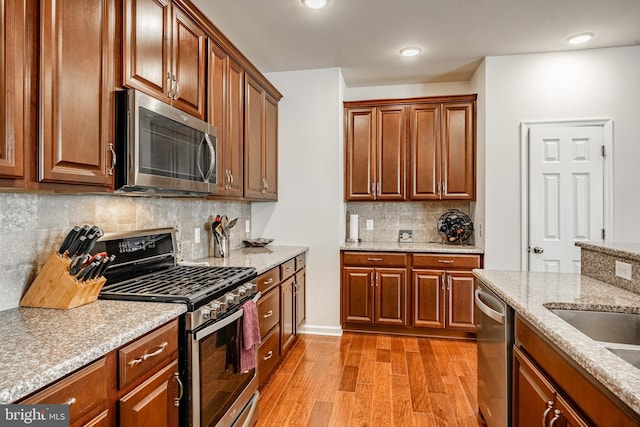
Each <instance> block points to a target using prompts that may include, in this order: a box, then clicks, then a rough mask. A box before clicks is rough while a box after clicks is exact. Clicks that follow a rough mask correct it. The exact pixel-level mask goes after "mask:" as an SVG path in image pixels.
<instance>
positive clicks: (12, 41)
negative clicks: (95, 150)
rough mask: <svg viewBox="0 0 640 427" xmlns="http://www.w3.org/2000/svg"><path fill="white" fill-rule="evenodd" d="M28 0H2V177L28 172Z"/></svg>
mask: <svg viewBox="0 0 640 427" xmlns="http://www.w3.org/2000/svg"><path fill="white" fill-rule="evenodd" d="M25 24H26V9H25V4H24V2H20V1H13V0H0V28H2V29H4V31H0V177H3V178H6V177H8V178H21V177H23V176H24V160H23V159H24V150H25V140H24V138H25V135H24V111H23V108H24V105H25V98H24V87H25V79H24V76H25V75H26V74H27V73H26V70H25V63H26V62H25V61H26V58H25V49H24V48H25V44H24V43H25V31H24V29H25Z"/></svg>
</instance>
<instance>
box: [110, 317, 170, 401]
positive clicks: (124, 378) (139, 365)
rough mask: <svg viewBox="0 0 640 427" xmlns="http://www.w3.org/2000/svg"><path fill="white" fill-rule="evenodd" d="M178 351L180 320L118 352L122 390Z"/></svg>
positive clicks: (119, 380) (120, 386)
mask: <svg viewBox="0 0 640 427" xmlns="http://www.w3.org/2000/svg"><path fill="white" fill-rule="evenodd" d="M177 350H178V320H177V319H176V320H174V321H172V322H171V323H168V324H166V325H164V326H161V327H160V328H158V329H156V330H155V331H153V332H151V333H149V334H148V335H145V336H144V337H142V338H140V339H138V340H136V341H134V342H132V343H131V344H129V345H127V346H125V347H123V348H121V349H120V350H118V386H119V388H120V389H122V388H124V387H126V386H127V385H129V384H131V383H132V382H134V381H135V380H137V379H139V378H140V377H142V376H144V375H145V374H147V373H149V372H150V371H152V370H153V369H155V368H157V367H158V366H160V365H162V364H163V363H164V362H165V361H166V360H169V359H170V358H172V357H175V353H176V352H177Z"/></svg>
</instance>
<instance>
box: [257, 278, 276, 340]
mask: <svg viewBox="0 0 640 427" xmlns="http://www.w3.org/2000/svg"><path fill="white" fill-rule="evenodd" d="M257 306H258V322H259V323H260V336H261V337H263V338H264V336H265V335H266V334H267V332H269V331H270V330H271V328H273V327H274V326H275V325H277V324H278V322H279V321H280V292H278V290H277V289H274V290H272V291H270V292H269V293H267V294H266V295H263V296H262V298H260V300H259V301H258V304H257Z"/></svg>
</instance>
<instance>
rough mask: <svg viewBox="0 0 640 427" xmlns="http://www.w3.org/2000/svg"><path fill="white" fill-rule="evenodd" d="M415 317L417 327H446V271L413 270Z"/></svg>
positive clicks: (414, 322)
mask: <svg viewBox="0 0 640 427" xmlns="http://www.w3.org/2000/svg"><path fill="white" fill-rule="evenodd" d="M412 283H413V313H412V315H413V319H412V324H413V326H416V327H426V328H444V326H445V306H446V297H445V286H444V272H443V271H433V270H413V282H412Z"/></svg>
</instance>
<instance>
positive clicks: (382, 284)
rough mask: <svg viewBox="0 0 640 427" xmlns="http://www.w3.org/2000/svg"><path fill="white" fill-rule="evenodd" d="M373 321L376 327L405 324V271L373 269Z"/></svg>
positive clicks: (400, 269) (399, 269)
mask: <svg viewBox="0 0 640 427" xmlns="http://www.w3.org/2000/svg"><path fill="white" fill-rule="evenodd" d="M374 306H375V320H374V323H376V324H378V325H401V326H404V325H406V324H407V315H406V313H407V270H406V269H404V268H376V269H375V303H374Z"/></svg>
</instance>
